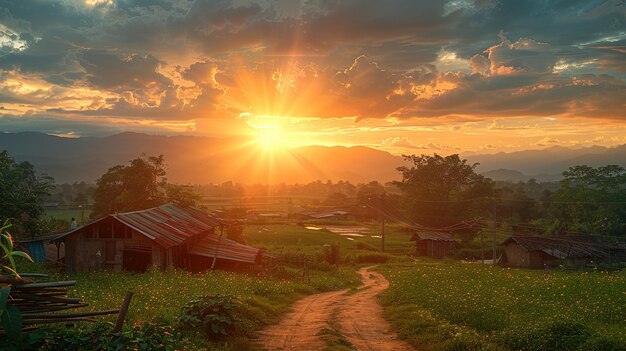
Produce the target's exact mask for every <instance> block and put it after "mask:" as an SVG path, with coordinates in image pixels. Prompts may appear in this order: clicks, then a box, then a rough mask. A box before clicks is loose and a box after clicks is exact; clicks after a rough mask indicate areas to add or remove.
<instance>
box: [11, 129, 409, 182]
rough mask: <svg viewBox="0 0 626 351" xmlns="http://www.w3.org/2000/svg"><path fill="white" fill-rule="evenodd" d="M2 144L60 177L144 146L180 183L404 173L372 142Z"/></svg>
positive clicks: (130, 136) (135, 138) (15, 138)
mask: <svg viewBox="0 0 626 351" xmlns="http://www.w3.org/2000/svg"><path fill="white" fill-rule="evenodd" d="M0 150H8V151H9V153H10V154H11V155H12V156H13V157H14V158H16V159H17V160H19V161H29V162H31V163H32V164H34V165H35V167H36V168H37V170H38V171H39V172H42V173H47V174H49V175H51V176H53V177H54V178H55V179H56V181H57V183H65V182H70V183H71V182H74V181H86V182H94V181H95V180H96V179H97V178H99V177H100V176H101V175H102V174H103V173H104V172H106V171H107V169H108V168H110V167H112V166H115V165H118V164H126V163H127V162H128V161H129V160H131V159H133V158H135V157H137V156H139V155H140V154H142V153H146V154H148V155H160V154H163V155H165V159H166V162H167V164H168V178H169V180H171V181H173V182H176V183H184V184H206V183H221V182H224V181H228V180H232V181H234V182H241V183H283V182H284V183H305V182H311V181H315V180H318V179H319V180H323V181H326V180H332V181H338V180H348V181H351V182H355V183H358V182H369V181H372V180H379V181H390V180H393V179H397V178H398V172H397V171H396V168H397V167H399V166H401V165H402V164H403V162H404V161H403V160H402V158H401V157H398V156H394V155H392V154H390V153H388V152H385V151H381V150H376V149H372V148H367V147H361V146H355V147H343V146H333V147H326V146H307V147H302V148H295V149H290V150H274V152H268V151H263V150H262V149H261V147H260V146H259V145H254V144H250V143H249V142H248V140H247V139H246V140H244V139H239V138H233V137H230V138H211V137H194V136H161V135H147V134H140V133H122V134H116V135H112V136H109V137H102V138H95V137H85V138H74V139H73V138H61V137H57V136H51V135H47V134H42V133H34V132H25V133H2V134H0Z"/></svg>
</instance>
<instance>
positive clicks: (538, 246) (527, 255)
mask: <svg viewBox="0 0 626 351" xmlns="http://www.w3.org/2000/svg"><path fill="white" fill-rule="evenodd" d="M502 246H504V254H503V261H502V263H503V264H504V265H506V266H509V267H520V268H546V267H557V266H561V265H562V266H565V267H582V266H585V265H590V264H597V263H600V262H605V263H608V264H611V263H616V262H620V261H623V260H624V256H625V255H626V250H625V249H624V248H623V247H620V246H617V245H615V244H613V243H609V242H605V241H603V240H602V239H601V237H599V236H584V237H582V236H572V237H567V236H566V237H545V236H526V235H513V236H511V237H510V238H508V239H506V240H505V241H504V242H503V243H502Z"/></svg>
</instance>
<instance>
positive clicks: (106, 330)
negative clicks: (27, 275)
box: [0, 323, 184, 351]
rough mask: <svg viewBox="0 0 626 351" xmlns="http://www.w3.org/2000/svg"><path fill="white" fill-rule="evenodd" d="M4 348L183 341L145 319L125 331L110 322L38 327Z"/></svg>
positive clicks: (93, 350)
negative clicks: (78, 326) (118, 330)
mask: <svg viewBox="0 0 626 351" xmlns="http://www.w3.org/2000/svg"><path fill="white" fill-rule="evenodd" d="M0 344H2V345H3V346H5V345H6V347H7V348H6V349H5V348H3V350H11V351H14V350H15V351H17V350H23V351H30V350H33V351H34V350H37V351H57V350H65V351H79V350H80V351H109V350H110V351H113V350H115V351H118V350H155V351H173V350H176V349H183V348H184V345H182V342H181V340H180V338H179V337H178V335H177V333H176V331H175V330H174V329H173V328H171V327H169V326H164V325H160V324H155V323H145V324H143V325H142V326H137V327H133V328H132V329H130V330H127V331H124V332H122V333H112V332H111V326H110V325H106V324H96V325H94V326H89V328H86V329H66V328H39V329H36V330H34V331H32V332H30V333H28V334H25V335H24V336H22V337H21V338H20V339H17V340H12V341H10V342H9V341H5V340H2V339H1V338H0Z"/></svg>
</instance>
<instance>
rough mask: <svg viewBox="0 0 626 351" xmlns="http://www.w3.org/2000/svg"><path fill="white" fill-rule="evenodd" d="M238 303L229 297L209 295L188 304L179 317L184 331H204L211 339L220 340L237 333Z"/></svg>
mask: <svg viewBox="0 0 626 351" xmlns="http://www.w3.org/2000/svg"><path fill="white" fill-rule="evenodd" d="M235 306H236V301H235V300H234V299H233V298H231V297H228V296H222V295H207V296H204V297H200V298H196V299H193V300H191V301H189V302H187V303H186V304H185V305H184V306H183V308H182V313H181V315H180V317H179V322H180V326H181V328H182V329H183V330H189V331H191V332H194V333H197V332H199V331H202V332H203V333H204V334H205V335H206V336H207V337H209V338H210V339H220V338H223V337H225V336H228V335H232V334H233V333H234V331H235V329H236V328H235Z"/></svg>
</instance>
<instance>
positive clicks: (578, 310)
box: [377, 260, 626, 351]
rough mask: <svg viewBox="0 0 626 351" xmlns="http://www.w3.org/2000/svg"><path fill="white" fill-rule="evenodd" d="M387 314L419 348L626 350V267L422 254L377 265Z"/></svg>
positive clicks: (402, 335)
mask: <svg viewBox="0 0 626 351" xmlns="http://www.w3.org/2000/svg"><path fill="white" fill-rule="evenodd" d="M377 270H378V271H380V272H381V273H382V274H383V275H385V277H386V278H387V279H388V280H389V281H390V287H389V289H388V290H387V291H385V292H384V293H383V294H382V295H381V296H380V301H381V303H382V304H383V306H384V311H385V316H386V318H387V319H388V320H390V321H391V323H392V325H393V326H394V327H395V329H396V330H397V331H398V332H399V334H400V336H401V337H403V338H406V339H407V340H408V341H410V342H411V343H412V344H413V345H414V346H416V347H417V348H418V349H419V350H425V351H430V350H433V351H434V350H459V351H460V350H533V351H534V350H536V351H540V350H541V351H543V350H545V351H548V350H581V351H583V350H590V351H591V350H626V272H624V271H621V272H616V273H607V272H601V271H598V272H562V271H548V272H544V271H530V270H520V269H506V268H500V267H489V266H482V265H479V264H467V263H460V262H454V261H434V260H418V261H417V262H412V263H406V264H402V265H398V264H393V265H385V266H380V267H378V268H377Z"/></svg>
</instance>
